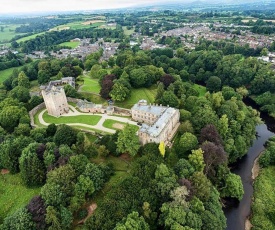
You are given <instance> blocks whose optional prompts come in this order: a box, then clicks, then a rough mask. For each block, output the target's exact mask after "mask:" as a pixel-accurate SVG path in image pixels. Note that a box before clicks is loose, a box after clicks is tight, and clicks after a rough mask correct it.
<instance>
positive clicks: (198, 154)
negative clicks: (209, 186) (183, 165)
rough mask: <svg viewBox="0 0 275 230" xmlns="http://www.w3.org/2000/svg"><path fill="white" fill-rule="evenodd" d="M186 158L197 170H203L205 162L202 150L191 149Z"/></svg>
mask: <svg viewBox="0 0 275 230" xmlns="http://www.w3.org/2000/svg"><path fill="white" fill-rule="evenodd" d="M188 159H189V162H190V164H191V165H192V166H193V167H194V169H195V170H196V171H197V172H201V171H203V169H204V167H205V163H204V159H203V151H202V149H201V148H200V149H197V150H192V154H190V155H189V156H188Z"/></svg>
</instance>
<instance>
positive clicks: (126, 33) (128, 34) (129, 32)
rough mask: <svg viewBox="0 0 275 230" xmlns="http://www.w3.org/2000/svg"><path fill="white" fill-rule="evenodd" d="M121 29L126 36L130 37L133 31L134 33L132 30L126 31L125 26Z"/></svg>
mask: <svg viewBox="0 0 275 230" xmlns="http://www.w3.org/2000/svg"><path fill="white" fill-rule="evenodd" d="M122 28H123V31H124V34H125V35H126V36H130V35H131V34H133V33H134V31H135V30H134V29H130V30H127V27H126V26H123V27H122Z"/></svg>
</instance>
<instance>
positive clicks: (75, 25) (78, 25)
mask: <svg viewBox="0 0 275 230" xmlns="http://www.w3.org/2000/svg"><path fill="white" fill-rule="evenodd" d="M103 24H105V21H103V20H87V21H76V22H70V23H67V24H64V25H60V26H56V27H54V28H52V29H50V31H58V30H69V29H71V30H76V29H84V28H90V27H98V26H101V25H103Z"/></svg>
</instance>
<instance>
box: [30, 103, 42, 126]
mask: <svg viewBox="0 0 275 230" xmlns="http://www.w3.org/2000/svg"><path fill="white" fill-rule="evenodd" d="M44 108H46V105H45V102H43V103H41V104H40V105H37V106H36V107H34V108H33V109H32V110H31V111H30V112H29V115H30V118H31V126H32V127H33V128H35V127H37V125H35V124H34V115H35V114H36V113H37V112H38V111H39V110H41V109H44Z"/></svg>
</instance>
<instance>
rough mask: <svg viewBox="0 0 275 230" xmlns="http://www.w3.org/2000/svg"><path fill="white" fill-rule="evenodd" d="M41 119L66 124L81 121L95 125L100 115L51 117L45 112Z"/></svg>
mask: <svg viewBox="0 0 275 230" xmlns="http://www.w3.org/2000/svg"><path fill="white" fill-rule="evenodd" d="M43 119H44V121H45V122H47V123H55V124H67V123H82V124H87V125H96V124H97V123H98V122H99V120H100V119H101V116H98V115H78V116H73V117H58V118H57V117H53V116H50V115H48V113H47V112H45V113H44V114H43Z"/></svg>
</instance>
